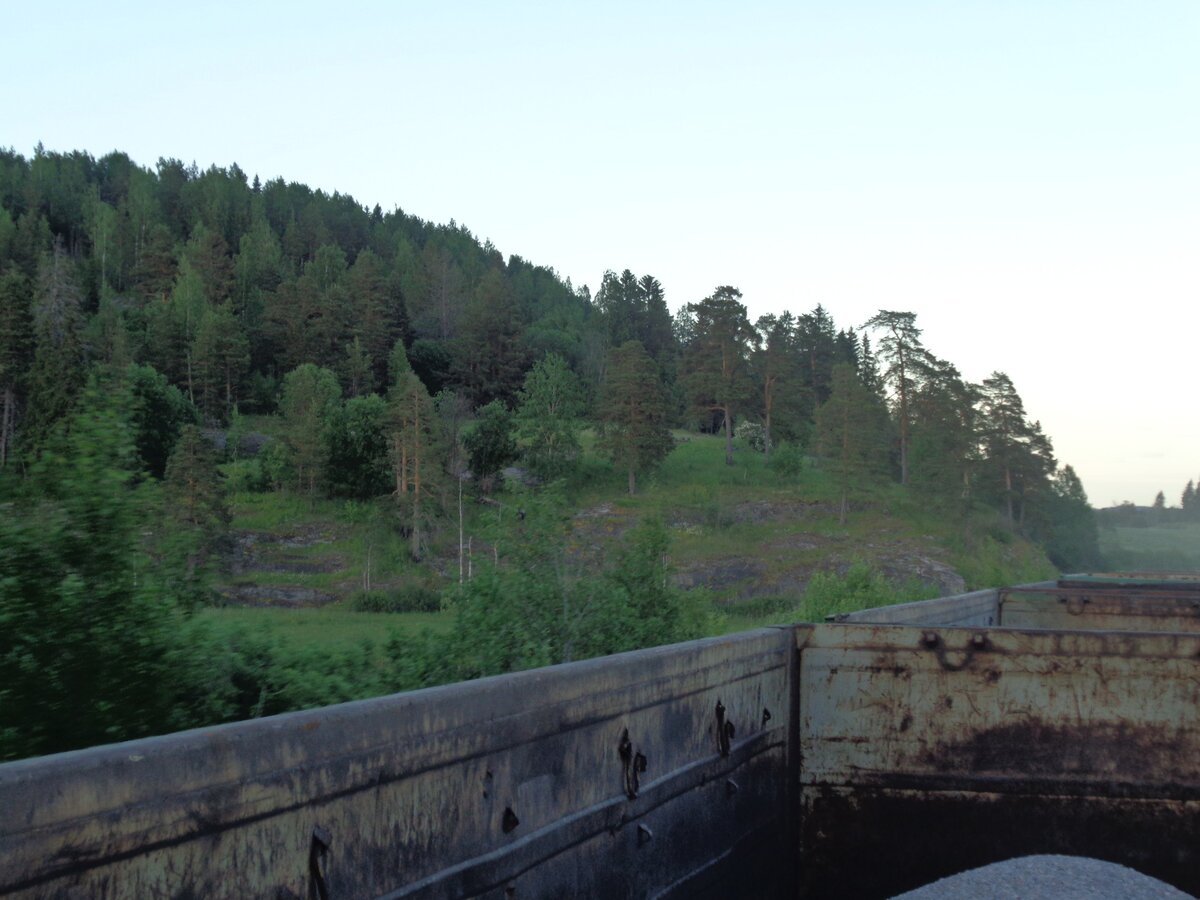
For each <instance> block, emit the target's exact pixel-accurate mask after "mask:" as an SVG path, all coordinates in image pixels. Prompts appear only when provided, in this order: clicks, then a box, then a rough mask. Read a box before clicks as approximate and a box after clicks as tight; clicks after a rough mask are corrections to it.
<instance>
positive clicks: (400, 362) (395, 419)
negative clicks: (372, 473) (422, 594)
mask: <svg viewBox="0 0 1200 900" xmlns="http://www.w3.org/2000/svg"><path fill="white" fill-rule="evenodd" d="M389 368H390V371H391V373H392V375H391V377H392V387H391V390H389V391H388V418H389V424H390V432H389V434H390V437H389V444H390V449H391V458H392V474H393V480H394V483H395V491H394V496H395V498H396V501H397V503H398V504H399V506H400V511H401V515H402V516H403V517H404V519H405V521H406V527H407V529H408V534H409V553H410V555H411V556H412V558H413V559H414V560H419V559H420V558H421V554H422V546H421V545H422V540H423V529H424V527H425V525H426V524H427V521H428V519H429V518H430V517H431V516H432V513H433V510H432V506H431V503H432V500H433V499H434V496H435V493H436V491H437V489H438V487H439V481H440V477H439V475H440V462H441V458H440V457H441V443H442V442H441V434H440V428H439V420H438V417H437V413H436V411H435V410H434V407H433V401H432V400H431V399H430V397H429V392H428V391H427V390H425V385H424V384H422V383H421V379H420V378H418V377H417V376H416V374H415V373H414V372H413V370H412V367H411V366H409V365H408V359H407V358H406V356H405V354H404V344H403V343H402V342H400V341H397V342H396V346H395V347H394V348H393V349H392V354H391V357H390V359H389Z"/></svg>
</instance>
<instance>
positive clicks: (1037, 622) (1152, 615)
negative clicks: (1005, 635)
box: [1000, 585, 1200, 632]
mask: <svg viewBox="0 0 1200 900" xmlns="http://www.w3.org/2000/svg"><path fill="white" fill-rule="evenodd" d="M1000 622H1001V623H1002V624H1004V625H1005V626H1006V627H1011V628H1050V629H1060V630H1065V631H1166V632H1200V594H1198V593H1196V592H1195V591H1179V590H1167V589H1146V588H1137V587H1122V586H1078V585H1074V586H1071V585H1060V586H1059V587H1056V588H1052V589H1045V590H1039V589H1032V588H1012V589H1009V590H1005V591H1001V592H1000Z"/></svg>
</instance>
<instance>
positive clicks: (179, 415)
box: [125, 363, 197, 478]
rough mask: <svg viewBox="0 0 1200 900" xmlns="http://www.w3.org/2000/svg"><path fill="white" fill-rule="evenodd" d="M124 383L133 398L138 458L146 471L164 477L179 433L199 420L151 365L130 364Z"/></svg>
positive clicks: (132, 413)
mask: <svg viewBox="0 0 1200 900" xmlns="http://www.w3.org/2000/svg"><path fill="white" fill-rule="evenodd" d="M125 383H126V384H127V385H128V388H129V393H130V397H131V399H132V404H131V409H130V413H129V418H130V424H131V425H132V426H133V430H134V433H133V440H134V446H135V448H136V449H137V454H138V457H139V458H140V459H141V461H142V465H143V466H144V467H145V468H146V471H148V472H149V473H150V474H151V475H153V476H154V477H155V478H162V477H163V474H164V473H165V472H166V468H167V459H168V458H169V457H170V455H171V451H172V450H174V449H175V442H176V441H177V440H179V434H180V432H181V431H182V430H183V428H184V426H185V425H190V424H194V423H195V422H196V420H197V413H196V408H195V407H194V406H193V405H192V404H191V403H190V402H189V401H188V399H187V397H185V396H184V395H183V392H182V391H180V390H179V389H178V388H177V387H175V386H174V385H172V384H170V383H169V382H168V381H167V379H166V378H165V377H164V376H163V375H160V374H159V373H158V372H157V371H155V370H154V368H153V367H152V366H139V365H138V364H136V363H132V364H130V366H129V368H128V369H126V370H125Z"/></svg>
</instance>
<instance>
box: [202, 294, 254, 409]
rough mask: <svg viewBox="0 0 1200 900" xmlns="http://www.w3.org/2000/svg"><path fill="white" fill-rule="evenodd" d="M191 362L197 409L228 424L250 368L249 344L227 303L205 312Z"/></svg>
mask: <svg viewBox="0 0 1200 900" xmlns="http://www.w3.org/2000/svg"><path fill="white" fill-rule="evenodd" d="M192 358H193V367H194V369H195V378H196V383H197V389H198V394H199V403H198V405H199V407H200V409H202V410H203V411H204V414H205V415H206V416H208V417H209V418H210V419H214V420H220V421H227V420H228V418H229V416H230V415H231V414H232V413H233V410H234V407H235V406H236V405H237V402H238V397H239V395H240V386H241V383H242V379H243V378H244V377H245V375H246V372H247V371H248V370H249V368H250V342H249V341H248V340H247V339H246V335H245V333H243V331H242V327H241V324H240V323H239V322H238V320H237V318H236V317H235V316H234V313H233V309H232V307H231V305H230V304H229V303H228V302H226V303H223V304H221V305H220V306H217V307H210V308H208V309H206V310H205V311H204V314H203V315H202V317H201V320H200V327H199V328H197V329H196V337H195V340H194V341H193V346H192Z"/></svg>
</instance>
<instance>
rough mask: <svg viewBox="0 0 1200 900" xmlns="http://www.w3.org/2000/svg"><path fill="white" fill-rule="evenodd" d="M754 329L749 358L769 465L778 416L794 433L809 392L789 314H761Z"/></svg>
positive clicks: (802, 414) (803, 414)
mask: <svg viewBox="0 0 1200 900" xmlns="http://www.w3.org/2000/svg"><path fill="white" fill-rule="evenodd" d="M755 329H756V330H757V332H758V340H757V341H756V343H755V349H754V353H753V358H752V363H753V374H754V376H755V380H756V382H757V384H758V387H759V397H760V409H761V412H762V417H763V438H764V442H765V445H766V446H765V457H766V462H767V464H768V465H770V463H771V450H772V449H773V446H774V443H775V433H776V418H777V416H779V414H782V418H783V421H784V431H785V432H786V433H789V434H793V435H794V434H795V433H796V432H797V431H798V430H799V423H800V421H801V420H803V419H805V418H807V416H806V415H805V413H806V410H805V400H806V399H807V398H808V391H807V390H806V389H805V388H804V386H803V377H802V374H801V369H800V365H799V363H800V357H799V354H798V352H797V347H796V345H795V319H794V318H793V317H792V314H791V313H790V312H787V311H785V312H784V313H783V315H781V316H774V315H768V316H761V317H760V318H759V320H758V322H756V323H755Z"/></svg>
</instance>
